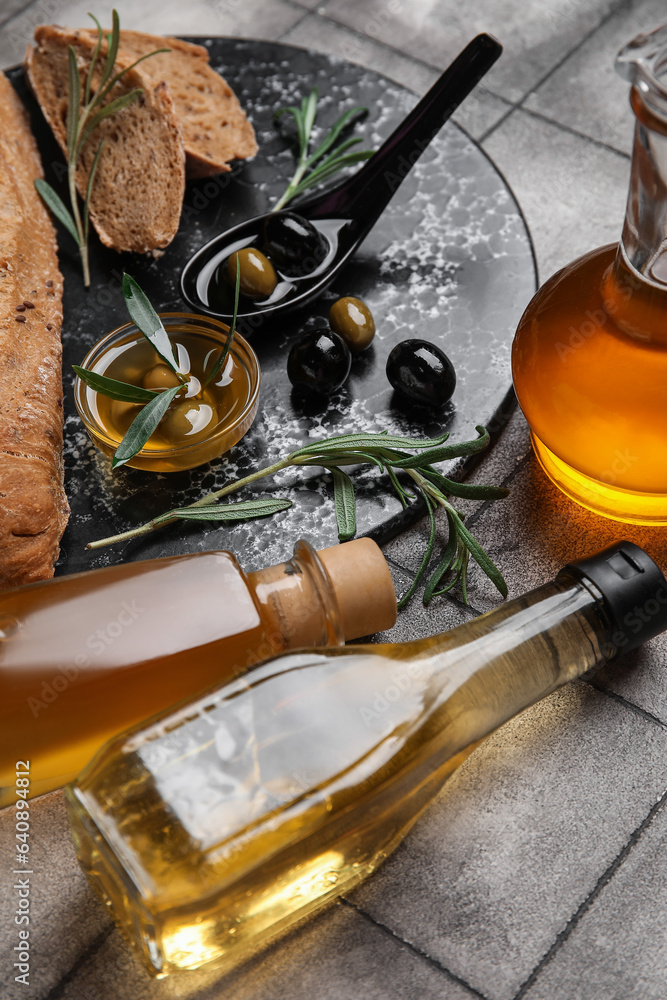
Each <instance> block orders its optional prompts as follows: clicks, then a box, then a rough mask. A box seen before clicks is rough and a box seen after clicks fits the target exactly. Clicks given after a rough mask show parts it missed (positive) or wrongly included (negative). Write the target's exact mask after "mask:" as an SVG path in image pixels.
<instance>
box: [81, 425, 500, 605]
mask: <svg viewBox="0 0 667 1000" xmlns="http://www.w3.org/2000/svg"><path fill="white" fill-rule="evenodd" d="M477 432H478V434H479V437H477V438H475V439H473V440H472V441H462V442H460V443H459V444H449V443H446V442H447V439H448V437H449V434H448V433H445V434H442V435H440V437H437V438H432V439H427V440H423V441H422V440H419V439H417V438H409V437H400V436H398V435H391V434H365V433H359V434H343V435H336V436H334V437H330V438H323V439H322V440H320V441H314V442H312V443H311V444H308V445H305V446H304V447H303V448H298V449H297V450H296V451H293V452H291V453H290V454H289V455H286V456H285V457H284V458H281V459H280V460H279V461H277V462H274V464H273V465H269V466H267V467H266V468H264V469H259V470H257V471H256V472H253V473H251V474H250V475H248V476H245V477H244V478H243V479H237V480H236V481H235V482H232V483H229V484H228V485H227V486H224V487H223V488H222V489H220V490H216V491H214V492H213V493H208V494H206V496H204V497H202V498H201V499H200V500H197V501H196V502H195V503H193V504H190V505H188V506H185V507H179V508H176V509H174V510H171V511H168V512H167V513H166V514H161V515H160V516H159V517H156V518H153V519H152V520H151V521H148V522H147V523H146V524H143V525H141V526H139V527H137V528H131V529H130V530H129V531H124V532H121V533H120V534H118V535H112V536H111V537H109V538H102V539H99V540H98V541H95V542H90V543H89V544H88V546H87V547H88V548H89V549H98V548H102V547H103V546H106V545H113V544H115V543H117V542H124V541H128V540H129V539H131V538H138V537H140V536H142V535H147V534H149V533H150V532H152V531H155V530H156V529H157V528H160V527H163V526H164V525H166V524H171V523H173V522H174V521H178V520H179V519H180V518H193V517H197V518H198V517H199V516H200V515H201V516H202V517H203V518H206V514H205V513H204V512H203V511H202V508H208V507H209V506H210V505H211V504H217V501H219V500H220V499H221V498H222V497H224V496H227V495H228V494H230V493H234V492H236V491H237V490H240V489H242V488H243V487H245V486H248V485H250V484H251V483H254V482H256V481H257V480H259V479H264V478H265V477H267V476H273V475H275V474H276V473H277V472H280V471H281V470H282V469H286V468H288V467H290V466H296V467H298V466H320V467H322V468H325V469H327V470H329V471H330V472H331V474H332V477H333V485H334V503H335V508H336V517H337V522H338V533H339V538H340V540H341V541H345V540H347V539H349V538H351V537H352V536H353V535H354V533H355V528H356V519H355V510H354V509H355V495H354V484H353V482H352V479H351V478H350V477H349V476H348V475H347V473H345V472H343V471H342V468H341V467H342V466H363V465H374V466H377V467H379V468H380V469H381V470H382V471H383V472H385V473H387V475H388V477H389V481H390V483H391V485H392V487H393V489H394V490H395V491H396V493H397V495H398V497H399V499H400V501H401V503H402V504H403V506H404V507H407V506H408V505H410V504H414V503H415V502H417V501H418V500H419V499H421V500H422V501H423V503H424V504H425V506H426V509H427V512H428V515H429V519H430V534H429V540H428V544H427V547H426V552H425V553H424V558H423V559H422V563H421V565H420V567H419V569H418V571H417V573H416V574H415V577H414V580H413V581H412V584H411V586H410V588H409V590H408V591H407V593H406V594H404V595H403V597H402V598H401V601H400V602H399V607H403V606H404V605H405V604H406V603H407V602H408V601H409V600H410V598H411V597H412V595H413V593H414V591H415V589H416V587H417V586H418V585H419V582H420V581H421V579H422V578H423V576H424V573H425V572H426V570H427V567H428V564H429V562H430V559H431V556H432V554H433V550H434V548H435V540H436V521H435V511H436V508H437V507H442V508H443V509H444V510H445V512H446V515H447V523H448V525H449V540H448V542H447V545H446V548H445V551H444V553H443V556H442V559H441V560H440V562H439V564H438V567H437V569H436V570H435V572H434V573H433V575H432V576H431V578H430V580H429V581H428V583H427V586H426V591H425V594H424V603H426V604H427V603H428V602H429V601H430V600H431V599H432V598H433V597H435V596H437V595H438V594H441V593H444V592H445V591H447V590H450V589H451V588H452V587H454V586H455V585H456V584H457V583H460V585H461V590H462V594H463V598H464V600H466V599H467V594H466V574H467V567H468V560H469V559H470V557H472V558H473V559H474V560H475V562H476V563H477V564H478V565H479V566H480V567H481V569H482V570H483V571H484V572H485V573H486V575H487V576H488V577H489V579H490V580H491V581H492V582H493V584H494V585H495V586H496V587H497V589H498V590H499V591H500V593H501V594H502V595H503V597H505V596H506V595H507V586H506V584H505V580H504V579H503V576H502V573H501V572H500V570H499V569H498V567H497V566H496V565H495V564H494V563H493V561H492V560H491V559H490V557H489V556H488V555H487V553H486V552H485V551H484V549H483V548H482V546H481V545H480V544H479V542H478V541H477V540H476V539H475V538H474V537H473V535H472V534H471V533H470V531H469V530H468V528H467V527H466V525H465V524H464V517H463V515H462V514H461V513H460V511H458V510H457V509H456V507H454V505H453V504H452V503H451V501H450V499H449V497H466V498H472V499H479V500H497V499H500V498H502V497H505V496H507V493H508V491H507V490H506V489H503V488H501V487H497V486H481V485H480V486H478V485H473V484H470V483H458V482H456V481H455V480H453V479H449V478H448V477H447V476H445V475H443V474H442V473H441V472H438V470H437V469H435V468H434V467H433V463H434V462H441V461H444V460H446V459H451V458H460V457H464V456H467V455H473V454H476V453H477V452H480V451H482V450H483V449H484V448H486V447H487V445H488V443H489V435H488V432H487V431H486V429H485V428H484V427H477ZM406 449H410V450H409V451H407V450H406ZM411 452H412V453H411ZM401 473H403V474H404V475H405V474H406V475H408V476H409V477H410V479H411V480H412V488H411V491H409V490H407V489H406V488H405V486H403V485H402V483H401V482H400V481H399V478H398V477H399V475H401ZM225 506H227V505H224V504H222V505H217V506H216V507H215V508H213V509H214V510H215V511H216V513H217V512H219V511H221V510H224V508H225ZM229 506H236V505H229ZM448 575H449V576H450V577H451V579H450V580H449V581H448V582H447V583H445V582H444V580H445V578H446V577H447V576H448Z"/></svg>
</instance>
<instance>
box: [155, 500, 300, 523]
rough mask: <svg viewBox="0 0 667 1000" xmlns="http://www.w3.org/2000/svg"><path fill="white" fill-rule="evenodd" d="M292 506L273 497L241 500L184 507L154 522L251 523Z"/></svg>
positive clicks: (288, 502)
mask: <svg viewBox="0 0 667 1000" xmlns="http://www.w3.org/2000/svg"><path fill="white" fill-rule="evenodd" d="M291 506H292V501H291V500H284V499H282V498H276V499H273V498H272V497H266V498H264V497H260V498H259V499H257V500H241V501H239V502H237V503H220V504H208V505H207V506H205V507H183V508H180V509H179V508H177V509H176V510H170V511H169V512H168V513H166V514H160V516H159V517H156V518H155V519H154V521H153V523H154V524H159V523H160V522H161V521H170V520H171V519H172V518H174V517H178V518H184V519H185V520H186V521H249V520H252V519H253V518H256V517H270V515H271V514H277V513H279V511H281V510H288V509H289V508H290V507H291Z"/></svg>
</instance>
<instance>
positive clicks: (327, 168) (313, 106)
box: [273, 87, 373, 212]
mask: <svg viewBox="0 0 667 1000" xmlns="http://www.w3.org/2000/svg"><path fill="white" fill-rule="evenodd" d="M367 111H368V108H364V107H356V108H350V110H349V111H346V112H345V113H344V114H342V115H341V116H340V118H339V119H338V121H337V122H335V123H334V125H332V127H331V128H330V130H329V131H328V133H327V134H326V136H325V138H324V139H323V140H322V142H321V143H320V145H319V146H318V147H317V149H315V151H314V152H313V153H311V154H310V155H309V153H308V151H309V148H310V142H311V137H312V133H313V127H314V125H315V117H316V115H317V87H313V89H312V90H311V92H310V94H309V95H308V97H304V98H302V100H301V107H296V106H295V105H291V106H290V107H288V108H281V109H280V111H276V114H275V117H276V118H282V116H283V115H292V117H293V118H294V121H295V123H296V133H297V139H298V142H299V158H298V161H297V165H296V170H295V171H294V176H293V177H292V180H291V181H290V182H289V184H288V185H287V188H286V190H285V193H284V194H283V195H282V196H281V197H280V198H279V199H278V201H277V202H276V204H275V205H274V206H273V211H274V212H278V211H279V210H280V209H281V208H284V207H285V205H286V204H287V203H288V202H289V201H291V200H292V199H293V198H296V197H297V196H298V195H300V194H303V192H304V191H307V190H308V188H311V187H314V186H315V185H316V184H320V183H321V182H322V181H325V180H327V179H328V178H329V177H332V176H333V175H334V174H337V173H338V172H339V171H340V170H342V169H343V168H344V167H349V166H351V165H352V164H354V163H359V162H361V160H367V159H368V158H369V157H371V156H372V155H373V150H372V149H362V150H357V151H356V152H354V153H348V150H349V149H351V148H352V146H356V145H357V143H360V142H362V141H363V140H362V139H361V137H359V136H356V137H354V138H351V139H345V140H344V141H343V142H341V143H339V144H338V145H337V146H336V145H335V144H336V142H337V141H338V137H339V136H340V134H341V132H342V131H343V130H344V129H345V128H347V127H348V126H349V125H350V124H351V123H352V121H353V120H354V119H355V118H356V117H357V116H358V115H360V114H365V113H366V112H367ZM325 154H326V155H325ZM318 161H319V162H318Z"/></svg>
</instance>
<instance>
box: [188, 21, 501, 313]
mask: <svg viewBox="0 0 667 1000" xmlns="http://www.w3.org/2000/svg"><path fill="white" fill-rule="evenodd" d="M501 52H502V46H501V45H500V43H499V42H498V41H496V39H495V38H493V37H491V35H487V34H480V35H477V37H476V38H473V40H472V41H471V42H470V43H469V44H468V45H467V46H466V47H465V49H464V50H463V51H462V52H461V53H460V54H459V55H458V56H457V57H456V59H455V60H454V62H453V63H452V64H451V65H450V66H449V67H448V68H447V69H446V70H445V72H444V73H443V74H442V76H441V77H440V78H439V79H438V80H437V81H436V83H435V84H434V85H433V87H431V89H430V90H429V91H428V93H427V94H426V95H425V96H424V97H422V99H421V100H420V101H419V103H418V104H417V105H416V107H415V108H414V109H413V111H411V112H410V114H409V115H408V116H407V117H406V118H405V119H404V121H403V122H402V123H401V124H400V125H399V126H398V127H397V128H396V129H395V130H394V132H393V133H392V134H391V135H390V136H389V138H388V139H387V140H386V141H385V142H384V143H383V144H382V146H381V147H380V149H379V150H378V151H377V152H376V153H374V155H373V156H372V157H371V158H370V159H369V160H367V161H366V163H365V164H364V166H363V167H362V168H361V169H360V170H358V171H357V172H356V173H355V174H353V175H352V176H351V177H349V178H348V179H347V180H345V181H343V183H342V184H340V185H339V186H338V187H336V188H334V189H333V190H330V191H324V192H322V193H321V194H319V195H316V196H314V197H311V198H310V199H308V200H307V201H303V202H302V203H301V204H300V205H299V212H298V214H297V213H295V212H292V211H282V212H268V213H267V214H265V215H260V216H257V217H255V218H254V219H249V220H248V221H246V222H242V223H241V224H240V225H238V226H234V227H233V228H232V229H228V230H227V231H226V232H224V233H221V234H220V235H219V236H216V237H215V238H214V239H213V240H211V241H210V242H209V243H207V244H206V245H205V246H203V247H202V248H201V249H200V250H198V251H197V253H196V254H195V255H194V256H193V257H192V258H191V259H190V260H189V261H188V263H187V264H186V266H185V268H184V270H183V273H182V276H181V291H182V294H183V297H184V299H185V300H186V301H187V302H188V303H189V304H190V305H191V306H193V307H194V308H195V309H197V310H198V311H200V312H204V313H208V315H210V316H215V317H217V318H219V319H223V320H229V319H231V316H232V313H233V305H234V294H233V292H234V285H233V282H230V279H229V274H230V273H233V274H235V273H236V271H235V268H236V263H235V262H236V261H237V260H238V262H239V265H240V269H241V289H242V297H241V303H240V306H239V311H238V319H239V320H246V321H250V325H252V322H251V321H252V317H260V316H267V317H268V316H275V315H276V314H278V313H282V312H285V311H287V310H289V309H294V308H297V307H301V306H304V305H306V304H307V303H308V302H310V301H311V300H313V299H314V298H316V297H317V296H318V295H320V293H321V292H323V291H324V289H325V288H327V286H328V285H329V284H330V283H331V282H332V281H333V279H334V277H335V276H336V274H337V273H338V272H339V271H340V269H341V268H342V267H343V266H344V265H345V264H346V262H347V261H348V260H349V259H350V257H351V256H352V255H353V254H354V253H355V251H356V250H357V248H358V247H359V246H360V244H361V243H362V242H363V240H364V239H365V238H366V236H367V235H368V233H369V232H370V230H371V229H372V228H373V226H374V225H375V223H376V222H377V220H378V218H379V217H380V216H381V214H382V212H383V211H384V209H385V208H386V206H387V205H388V203H389V202H390V201H391V198H392V197H393V195H394V194H395V192H396V190H397V188H398V187H399V185H400V183H401V182H402V180H404V179H405V177H406V176H407V174H408V173H409V170H410V168H411V167H412V166H413V165H414V164H415V163H416V162H417V160H418V159H419V157H420V156H421V154H422V153H423V152H424V150H425V149H426V148H427V147H428V145H429V144H430V142H431V141H432V139H433V138H434V136H435V135H436V134H437V133H438V132H439V130H440V129H441V128H442V126H443V125H444V124H445V122H446V121H447V120H448V119H449V118H450V117H451V115H452V114H453V113H454V111H455V110H456V109H457V108H458V106H459V104H460V103H461V102H462V101H463V100H464V98H465V97H467V95H468V94H469V93H470V92H471V91H472V90H473V89H474V87H475V86H476V85H477V84H478V83H479V81H480V80H481V79H482V77H483V76H484V75H485V74H486V73H487V72H488V70H489V69H490V68H491V66H492V65H493V64H494V63H495V61H496V59H497V58H498V57H499V55H500V53H501ZM406 165H409V166H408V168H407V169H406ZM389 176H390V177H391V178H392V182H391V183H389V182H388V181H387V177H389ZM244 289H246V291H244Z"/></svg>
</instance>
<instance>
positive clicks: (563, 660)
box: [405, 573, 615, 735]
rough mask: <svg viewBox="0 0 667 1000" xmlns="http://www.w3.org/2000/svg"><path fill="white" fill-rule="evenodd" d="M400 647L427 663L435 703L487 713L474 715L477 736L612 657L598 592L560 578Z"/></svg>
mask: <svg viewBox="0 0 667 1000" xmlns="http://www.w3.org/2000/svg"><path fill="white" fill-rule="evenodd" d="M408 647H411V648H407V647H406V650H405V655H406V658H408V659H410V658H411V657H414V656H415V654H417V655H418V656H419V658H421V657H425V658H426V659H427V660H428V667H427V671H426V672H427V674H428V675H429V676H430V684H431V687H432V689H433V693H434V698H435V702H437V703H441V702H442V701H443V700H447V701H448V703H449V704H450V705H451V704H452V699H454V702H456V701H458V700H460V699H463V701H464V702H465V704H461V705H460V706H458V708H459V709H460V710H462V711H465V710H466V705H469V707H470V709H471V710H472V711H477V709H478V708H479V706H485V708H484V712H483V713H482V714H484V713H486V714H489V713H490V716H489V718H488V719H487V718H486V716H484V718H482V717H480V720H479V729H480V735H483V734H484V732H485V731H486V732H488V731H490V729H488V728H487V729H485V727H486V726H490V728H495V727H496V726H497V725H500V724H501V723H502V722H503V721H506V720H507V719H509V718H511V717H512V716H513V715H515V714H516V713H517V712H519V711H522V710H523V709H524V708H527V707H528V706H529V705H532V704H534V703H535V702H536V701H538V700H539V699H540V698H543V697H545V695H548V694H550V693H551V692H552V691H554V690H556V688H558V687H560V686H561V685H563V684H565V683H567V682H568V681H571V680H574V679H575V678H577V677H580V676H581V675H582V674H584V673H586V672H587V671H588V670H590V669H591V668H592V667H595V666H597V665H599V664H601V663H603V662H605V661H606V660H607V659H609V658H611V656H613V655H614V653H615V649H614V647H613V645H612V643H611V634H610V626H609V624H608V621H607V619H606V615H605V612H604V604H603V598H602V594H601V593H600V592H599V591H597V588H596V587H595V585H593V584H591V585H590V587H589V585H588V583H586V584H584V583H582V582H580V581H578V580H577V579H575V578H574V577H573V576H570V575H568V574H567V573H563V574H561V575H560V576H559V578H558V579H557V580H555V581H553V582H551V583H548V584H545V585H544V586H542V587H539V588H538V589H537V590H533V591H531V592H530V593H528V594H525V595H523V596H522V597H519V598H516V599H515V600H512V601H509V602H507V603H506V604H503V605H501V606H500V607H498V608H495V609H494V610H493V611H490V612H488V613H487V614H485V615H481V616H480V617H479V618H476V619H474V620H473V621H470V622H467V623H466V624H465V625H461V626H459V627H458V628H456V629H453V630H452V631H451V632H447V633H445V634H444V635H441V636H436V637H434V638H433V639H428V640H422V641H418V642H416V643H411V644H408ZM436 692H437V693H436ZM475 706H477V708H476V707H475ZM491 723H492V725H491Z"/></svg>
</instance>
